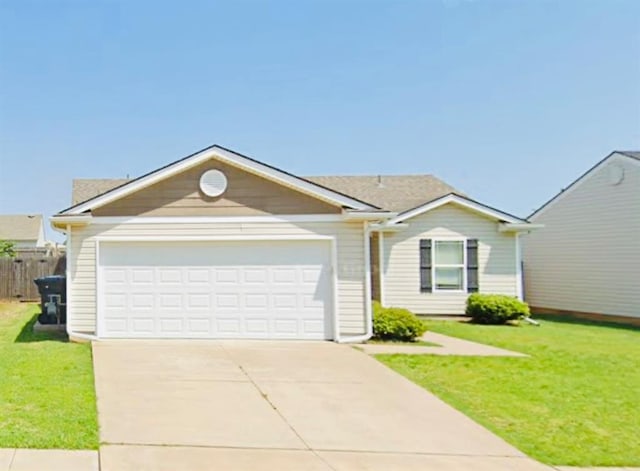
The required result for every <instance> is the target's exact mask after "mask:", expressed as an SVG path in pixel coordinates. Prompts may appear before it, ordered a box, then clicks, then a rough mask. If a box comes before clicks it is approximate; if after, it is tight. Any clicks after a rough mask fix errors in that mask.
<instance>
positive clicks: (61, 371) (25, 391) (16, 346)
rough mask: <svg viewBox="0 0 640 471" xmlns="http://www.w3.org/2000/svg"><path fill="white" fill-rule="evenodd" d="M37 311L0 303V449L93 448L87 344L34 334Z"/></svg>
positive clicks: (95, 440) (95, 437)
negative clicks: (33, 326) (32, 328)
mask: <svg viewBox="0 0 640 471" xmlns="http://www.w3.org/2000/svg"><path fill="white" fill-rule="evenodd" d="M37 312H38V306H36V305H34V304H20V303H1V302H0V448H14V447H15V448H66V449H97V448H98V425H97V417H96V400H95V392H94V387H93V365H92V361H91V346H90V345H88V344H75V343H69V342H66V340H65V336H64V335H61V334H34V333H33V332H32V331H31V326H32V324H33V322H34V321H35V318H34V316H35V314H36V313H37Z"/></svg>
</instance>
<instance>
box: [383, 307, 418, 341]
mask: <svg viewBox="0 0 640 471" xmlns="http://www.w3.org/2000/svg"><path fill="white" fill-rule="evenodd" d="M426 331H427V326H426V325H425V323H424V322H422V321H421V320H420V319H418V317H417V316H416V315H415V314H413V313H412V312H411V311H408V310H407V309H402V308H398V307H388V308H385V307H382V306H381V305H380V303H378V302H375V301H374V303H373V336H374V337H375V338H377V339H380V340H400V341H405V342H411V341H413V340H415V339H416V338H417V337H420V336H421V335H422V334H424V333H425V332H426Z"/></svg>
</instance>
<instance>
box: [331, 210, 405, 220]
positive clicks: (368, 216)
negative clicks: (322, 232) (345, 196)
mask: <svg viewBox="0 0 640 471" xmlns="http://www.w3.org/2000/svg"><path fill="white" fill-rule="evenodd" d="M342 214H343V215H344V219H345V220H347V221H386V220H388V219H391V218H394V217H396V216H397V215H398V213H394V212H391V211H343V212H342Z"/></svg>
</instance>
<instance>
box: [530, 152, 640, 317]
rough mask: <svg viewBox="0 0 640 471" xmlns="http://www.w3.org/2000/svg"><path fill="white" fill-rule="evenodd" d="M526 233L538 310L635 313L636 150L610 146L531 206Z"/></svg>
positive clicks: (638, 290) (638, 254)
mask: <svg viewBox="0 0 640 471" xmlns="http://www.w3.org/2000/svg"><path fill="white" fill-rule="evenodd" d="M529 219H530V220H531V221H532V222H534V223H541V224H544V226H545V228H544V230H542V231H539V232H534V233H532V234H530V235H527V236H525V237H523V244H524V262H525V294H526V299H527V301H528V302H529V304H530V305H531V306H533V308H534V310H537V311H538V312H544V311H556V312H562V311H567V312H572V313H578V314H580V313H582V314H586V315H597V316H602V315H606V316H624V317H627V318H628V317H633V318H640V152H630V151H615V152H612V153H611V154H609V155H608V156H607V157H606V158H604V159H603V160H602V161H600V162H599V163H597V164H596V165H595V166H594V167H592V168H591V169H590V170H588V171H587V172H586V173H585V174H583V175H582V176H581V177H580V178H578V179H577V180H576V181H574V182H573V183H571V184H570V185H569V186H568V187H567V188H565V189H564V190H563V191H562V192H560V193H559V194H558V195H556V196H555V197H554V198H552V199H551V200H550V201H548V202H547V203H545V204H544V205H543V206H542V207H541V208H540V209H538V210H537V211H535V212H534V213H533V214H532V215H531V216H530V217H529Z"/></svg>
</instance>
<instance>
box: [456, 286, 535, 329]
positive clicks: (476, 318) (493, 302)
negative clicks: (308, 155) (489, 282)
mask: <svg viewBox="0 0 640 471" xmlns="http://www.w3.org/2000/svg"><path fill="white" fill-rule="evenodd" d="M465 313H466V315H467V316H470V317H471V320H472V321H473V322H475V323H477V324H506V323H507V322H509V321H513V320H517V319H522V318H523V317H528V316H529V315H530V311H529V305H528V304H527V303H525V302H522V301H520V300H519V299H517V298H513V297H511V296H505V295H502V294H480V293H473V294H472V295H471V296H469V297H468V298H467V309H466V311H465Z"/></svg>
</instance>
